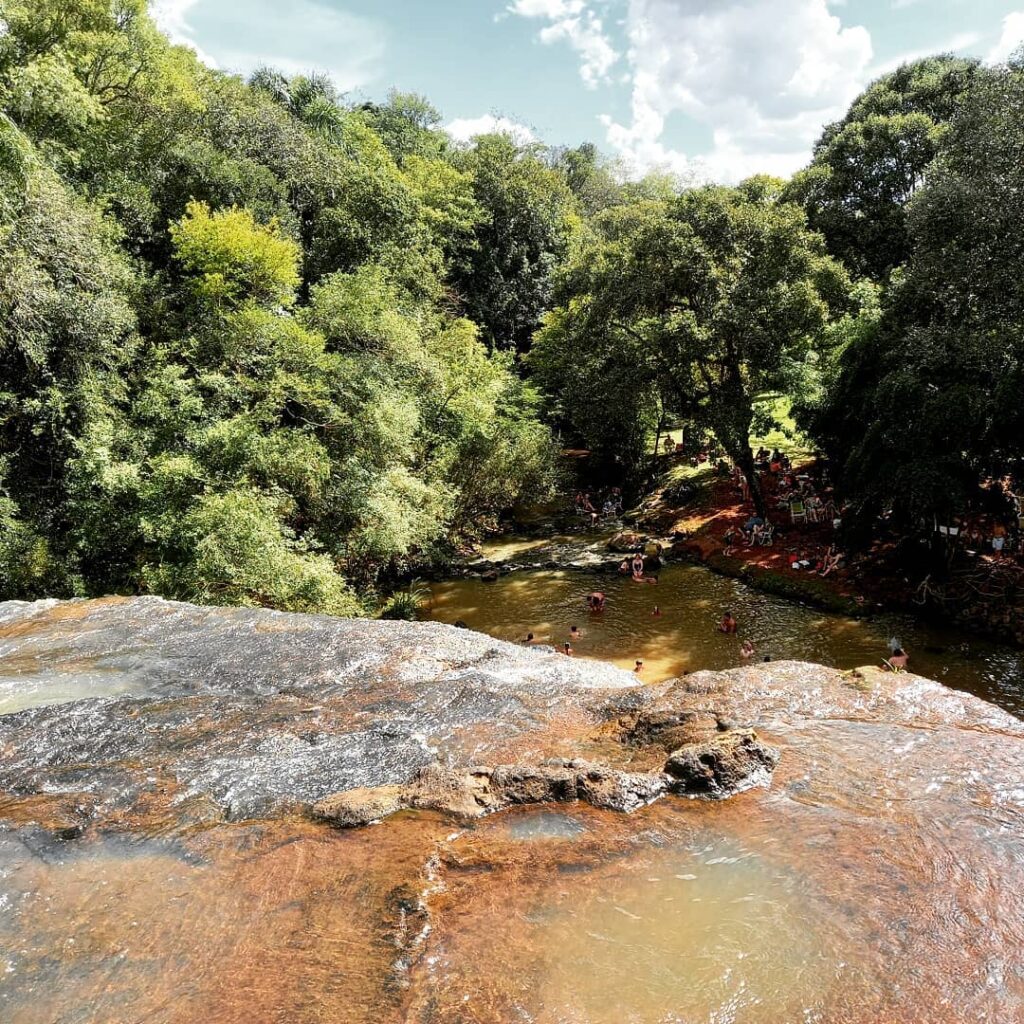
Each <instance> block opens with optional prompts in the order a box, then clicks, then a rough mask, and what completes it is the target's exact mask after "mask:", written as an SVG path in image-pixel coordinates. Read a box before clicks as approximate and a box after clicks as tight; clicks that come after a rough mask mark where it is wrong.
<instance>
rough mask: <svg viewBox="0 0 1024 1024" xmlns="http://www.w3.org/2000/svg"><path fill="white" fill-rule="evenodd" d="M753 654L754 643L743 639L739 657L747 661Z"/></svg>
mask: <svg viewBox="0 0 1024 1024" xmlns="http://www.w3.org/2000/svg"><path fill="white" fill-rule="evenodd" d="M754 654H755V651H754V645H753V643H751V641H749V640H744V641H743V643H742V645H741V646H740V657H741V658H742V659H743V660H744V661H749V660H750V659H751V658H752V657H753V656H754Z"/></svg>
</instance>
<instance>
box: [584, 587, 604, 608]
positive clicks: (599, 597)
mask: <svg viewBox="0 0 1024 1024" xmlns="http://www.w3.org/2000/svg"><path fill="white" fill-rule="evenodd" d="M604 602H605V596H604V592H603V591H601V590H595V591H594V592H593V593H592V594H588V595H587V607H588V608H589V609H590V610H591V611H592V612H603V611H604Z"/></svg>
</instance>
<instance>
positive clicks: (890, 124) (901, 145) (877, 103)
mask: <svg viewBox="0 0 1024 1024" xmlns="http://www.w3.org/2000/svg"><path fill="white" fill-rule="evenodd" d="M978 66H979V62H978V61H977V60H974V59H968V58H960V57H950V56H939V57H926V58H924V59H922V60H918V61H914V62H912V63H910V64H904V65H903V66H901V67H899V68H897V69H896V70H895V71H893V72H891V73H889V74H887V75H884V76H883V77H882V78H880V79H878V80H877V81H876V82H873V83H872V84H871V85H870V86H868V88H867V89H866V90H865V91H864V92H863V93H862V94H861V95H860V96H859V97H858V98H857V99H856V100H855V101H854V103H853V105H852V106H851V107H850V109H849V111H848V112H847V114H846V116H845V117H844V118H843V119H842V120H840V121H837V122H835V123H834V124H831V125H829V126H828V127H827V128H826V129H825V131H824V133H823V134H822V137H821V139H820V140H819V141H818V143H817V145H816V146H815V149H814V157H813V159H812V161H811V165H810V167H808V168H807V170H805V171H803V172H801V173H800V174H798V175H797V176H796V177H795V178H794V180H793V182H792V184H791V185H790V187H789V189H788V192H787V195H788V197H789V198H791V199H794V200H796V201H799V202H801V203H802V204H803V205H804V207H805V209H806V210H807V216H808V220H809V222H810V225H811V227H812V228H814V229H815V230H817V231H820V232H821V233H822V234H823V235H824V236H825V238H826V239H827V240H828V245H829V250H830V252H832V254H833V255H834V256H836V257H838V258H839V259H840V260H842V261H843V263H845V264H846V266H847V267H848V268H849V269H850V270H851V271H852V272H853V273H855V274H858V275H862V276H866V277H870V278H872V279H874V280H876V281H882V280H884V279H885V278H886V277H887V276H888V274H889V273H890V271H892V270H893V268H895V267H898V266H900V265H901V264H902V263H904V262H905V261H906V259H907V257H908V256H909V253H910V240H909V237H908V233H907V224H906V206H907V203H908V202H909V201H910V199H911V198H912V197H913V195H914V193H915V192H916V191H917V190H918V189H919V188H920V187H921V185H922V183H923V182H924V180H925V173H926V171H927V169H928V165H929V164H930V163H931V162H932V160H933V159H934V158H935V156H936V154H937V153H938V152H939V151H940V149H941V146H942V140H943V138H944V136H945V133H946V128H947V126H948V124H949V122H950V120H951V119H952V117H953V115H954V113H955V112H956V109H957V105H958V103H959V101H960V99H961V97H962V96H963V95H964V93H965V91H966V90H967V89H968V88H969V87H970V85H971V82H972V81H973V79H974V77H975V75H976V74H977V72H978Z"/></svg>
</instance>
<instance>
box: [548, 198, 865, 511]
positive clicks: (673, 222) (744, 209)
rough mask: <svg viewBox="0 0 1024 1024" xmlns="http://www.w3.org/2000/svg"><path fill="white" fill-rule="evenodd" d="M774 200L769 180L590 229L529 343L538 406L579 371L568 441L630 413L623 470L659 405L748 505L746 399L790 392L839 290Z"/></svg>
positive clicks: (645, 207)
mask: <svg viewBox="0 0 1024 1024" xmlns="http://www.w3.org/2000/svg"><path fill="white" fill-rule="evenodd" d="M778 192H779V185H778V183H776V182H773V181H772V180H771V179H767V178H762V179H754V180H752V181H750V182H746V183H744V184H743V185H741V186H740V187H739V188H737V189H725V188H702V189H694V190H691V191H688V192H685V193H683V194H682V195H680V196H678V197H677V198H675V199H673V200H672V201H671V202H668V203H659V202H644V203H639V204H635V205H633V206H628V207H623V208H620V209H617V210H613V211H610V212H609V213H608V214H606V215H605V216H604V217H602V218H600V219H599V221H598V226H599V227H600V229H601V233H600V234H599V235H598V236H596V237H595V238H594V240H593V241H592V242H591V243H590V244H587V245H584V246H583V247H582V248H581V249H580V251H579V253H578V254H577V256H576V259H575V261H574V262H573V264H571V265H570V267H569V269H568V271H567V274H566V279H565V282H564V285H563V288H564V291H565V294H566V296H567V297H568V301H567V302H566V303H565V305H564V306H563V307H562V308H561V309H560V310H559V311H557V313H556V314H555V315H554V316H553V317H552V318H551V319H550V320H549V322H548V327H547V329H546V331H545V332H542V335H541V339H540V343H539V344H540V347H541V353H540V356H541V360H542V370H543V374H544V378H545V380H546V382H547V388H548V391H549V393H555V388H556V387H557V383H558V380H559V379H560V378H563V377H565V376H567V375H570V374H574V369H573V368H574V367H577V366H582V367H584V368H585V369H584V370H583V373H582V377H583V386H582V393H579V394H578V395H577V396H576V399H575V401H574V402H573V415H572V417H571V421H572V422H573V423H574V425H575V426H576V428H577V429H579V428H580V426H585V425H586V424H589V425H590V430H591V433H590V436H589V437H587V436H585V440H587V441H588V442H589V441H591V440H592V438H593V437H594V435H595V433H596V434H598V437H599V443H601V440H604V439H601V438H600V434H602V433H603V434H605V435H606V437H607V435H609V434H611V436H615V432H614V430H613V431H610V430H609V428H608V427H606V426H604V425H603V424H602V417H604V416H607V417H610V418H613V419H614V418H615V417H617V416H618V415H621V406H622V405H623V404H624V403H628V404H627V406H626V408H627V411H626V414H625V415H624V416H623V420H622V422H621V423H620V424H617V427H618V434H619V436H620V441H619V445H620V450H619V451H618V452H616V454H617V455H618V457H619V458H620V459H623V460H626V459H632V460H633V461H634V463H635V459H636V452H637V451H638V449H640V440H641V439H642V438H643V436H644V433H645V431H644V420H643V415H644V408H645V405H646V407H647V408H650V406H651V404H652V403H653V402H654V401H655V400H657V401H659V403H660V406H661V408H662V410H667V411H670V412H672V413H675V414H677V415H683V416H686V417H688V418H691V419H694V420H696V421H697V422H698V423H701V424H703V425H706V426H708V427H710V428H711V429H712V430H713V431H714V433H715V435H716V437H717V439H718V441H719V443H720V444H721V445H722V447H723V448H724V449H725V450H726V452H728V454H729V455H730V456H731V457H732V458H733V459H735V460H736V462H737V463H739V464H740V465H741V466H743V467H744V469H745V470H746V471H747V475H748V477H750V478H751V487H752V490H753V492H754V495H755V500H759V492H758V489H757V481H756V477H755V474H754V472H753V458H752V455H751V452H750V435H751V427H752V423H753V419H754V407H755V400H756V397H757V396H758V395H759V394H761V393H763V392H766V391H779V390H782V391H787V390H792V389H795V388H796V387H798V386H799V385H800V384H801V382H802V381H803V379H804V377H805V375H806V367H807V363H808V357H809V355H810V354H811V352H812V351H813V349H814V347H815V346H816V345H817V344H819V343H820V341H821V339H822V336H823V334H824V332H825V329H826V327H827V325H828V323H829V320H830V316H831V314H832V310H833V309H841V308H842V307H843V305H844V304H845V303H846V301H847V293H848V288H849V283H848V281H847V278H846V275H845V273H844V271H843V270H842V268H841V267H840V266H839V265H837V264H836V263H835V262H834V261H833V260H832V259H830V258H829V257H828V256H827V255H826V253H825V248H824V241H823V240H822V239H821V237H820V236H819V235H815V234H813V233H812V232H810V231H809V230H808V229H807V227H806V224H805V220H804V215H803V212H802V211H801V210H800V209H799V207H797V206H795V205H793V204H788V203H782V202H779V201H778V200H777V199H776V196H777V194H778ZM602 377H604V378H605V379H606V380H607V381H608V383H605V384H604V386H602V385H601V383H600V379H601V378H602ZM615 388H618V389H619V390H620V391H622V392H625V394H626V397H625V398H623V397H622V396H621V395H618V396H617V395H616V394H615V393H613V391H612V389H615ZM561 393H562V395H563V396H564V395H565V393H566V392H565V391H564V390H562V391H561ZM588 394H589V395H590V397H589V398H588V397H587V395H588ZM586 405H589V406H590V408H589V409H587V410H586V411H584V412H581V407H583V406H586ZM648 415H649V414H648ZM604 444H605V445H607V440H604ZM627 465H628V463H627Z"/></svg>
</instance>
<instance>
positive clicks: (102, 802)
mask: <svg viewBox="0 0 1024 1024" xmlns="http://www.w3.org/2000/svg"><path fill="white" fill-rule="evenodd" d="M0 694H8V695H12V694H14V695H17V697H18V702H19V703H18V707H19V708H20V709H19V710H17V711H15V712H14V713H11V714H7V715H0V908H2V909H3V911H4V912H3V913H2V914H0V999H2V1000H3V1002H2V1004H0V1005H2V1007H3V1010H2V1013H0V1015H2V1016H3V1019H4V1021H5V1024H39V1022H40V1021H65V1020H68V1021H69V1020H75V1021H76V1022H80V1024H110V1022H113V1021H129V1020H146V1021H152V1022H159V1024H186V1022H189V1024H191V1022H192V1021H194V1020H197V1019H203V1020H208V1021H210V1022H212V1024H236V1022H237V1024H242V1022H246V1024H251V1021H253V1020H288V1021H289V1022H295V1024H307V1022H308V1024H315V1022H318V1021H322V1020H346V1021H351V1022H353V1024H363V1022H366V1024H369V1022H370V1021H373V1022H374V1024H399V1022H401V1024H440V1022H442V1021H443V1022H445V1024H463V1022H465V1024H469V1022H470V1021H472V1022H474V1024H506V1022H507V1021H509V1020H520V1019H521V1020H532V1021H536V1022H537V1024H554V1022H556V1021H565V1020H574V1021H575V1020H581V1021H583V1020H585V1021H587V1022H588V1024H606V1022H609V1024H611V1022H616V1024H618V1022H620V1021H621V1020H623V1019H630V1020H635V1021H637V1022H638V1024H655V1022H660V1021H663V1020H665V1019H671V1017H670V1016H667V1015H668V1014H670V1013H672V1012H676V1011H678V1010H679V1009H680V1006H681V1005H683V1004H681V1003H680V1002H679V1000H680V999H684V996H685V1000H684V1001H685V1009H686V1013H687V1014H688V1015H689V1016H690V1017H692V1018H693V1019H729V1020H734V1021H735V1022H737V1024H765V1022H767V1021H775V1020H789V1019H793V1020H797V1019H801V1020H823V1021H824V1020H828V1021H843V1022H845V1024H877V1021H879V1020H886V1021H887V1022H892V1024H896V1022H907V1024H909V1022H911V1021H915V1022H916V1021H920V1020H928V1021H929V1022H930V1024H960V1022H966V1021H968V1020H971V1021H976V1020H1007V1021H1010V1020H1017V1019H1024V976H1022V975H1021V973H1020V970H1019V963H1018V954H1019V950H1020V948H1022V944H1024V783H1022V780H1024V726H1022V723H1021V722H1020V721H1019V720H1017V719H1015V718H1013V717H1012V716H1010V715H1008V714H1006V713H1004V712H1001V711H999V710H998V709H996V708H994V707H992V706H991V705H988V704H986V703H984V702H983V701H981V700H978V699H976V698H973V697H970V696H967V695H965V694H963V693H959V692H957V691H952V690H948V689H946V688H945V687H942V686H941V685H939V684H937V683H932V682H929V681H928V680H924V679H920V678H918V677H915V676H911V675H898V676H897V675H892V674H883V673H877V672H873V671H861V672H847V673H843V672H838V671H834V670H829V669H823V668H820V667H817V666H811V665H806V664H798V663H795V662H774V663H771V664H767V665H756V666H750V667H747V668H742V669H736V670H732V671H728V672H698V673H694V674H693V675H690V676H686V677H685V678H682V679H677V680H673V681H670V682H667V683H661V684H657V685H653V686H645V687H641V686H637V685H636V680H635V677H633V676H632V675H631V674H629V673H623V672H621V671H618V670H615V669H613V668H610V667H608V666H605V665H602V664H600V663H595V662H587V661H583V660H581V659H569V658H565V657H563V656H561V655H556V654H553V653H549V652H546V651H541V650H537V649H529V648H521V647H517V646H515V645H510V644H505V643H500V642H496V641H493V640H490V639H488V638H487V637H484V636H480V635H477V634H473V633H470V632H469V631H467V630H459V629H452V628H449V627H442V626H434V625H421V624H403V623H376V622H344V621H339V620H333V619H326V618H318V617H306V616H288V615H279V614H276V613H270V612H264V611H248V610H238V609H232V610H227V609H200V608H193V607H190V606H187V605H176V604H173V603H169V602H162V601H156V600H150V599H143V600H130V601H122V600H112V601H105V602H69V603H66V604H53V603H42V604H37V605H0ZM69 696H75V697H77V698H78V699H76V700H68V697H69ZM26 700H28V701H29V703H34V704H35V706H26V704H25V701H26ZM54 700H59V701H63V703H54V702H53V701H54ZM769 782H770V785H768V783H769ZM751 787H753V788H751ZM673 792H675V793H679V794H680V795H682V796H702V797H712V798H714V797H719V796H723V795H729V794H734V793H737V792H740V793H741V795H738V796H736V797H735V799H730V800H725V801H720V800H717V799H697V800H694V799H675V798H673V797H672V796H671V794H672V793H673ZM662 795H664V797H665V798H664V799H658V797H661V796H662ZM499 810H500V811H502V812H503V813H492V812H496V811H499ZM544 816H546V819H545V818H544ZM534 818H536V819H537V820H538V821H543V820H547V822H548V823H547V824H545V825H543V826H539V827H538V828H537V829H531V828H530V827H529V822H530V821H532V820H534ZM512 821H518V822H520V823H523V825H522V828H520V829H519V830H518V831H517V830H516V829H513V828H512V827H511V825H510V824H508V823H509V822H512ZM370 823H379V824H374V825H373V827H356V826H365V825H369V824H370ZM329 825H333V826H338V827H328V826H329ZM523 836H528V837H530V838H528V839H524V838H521V837H523ZM719 880H722V881H719ZM794 893H797V894H798V898H797V896H795V895H794ZM745 901H753V902H745ZM790 903H792V905H790ZM702 907H706V908H707V911H706V913H705V912H704V911H702V910H701V908H702ZM747 908H749V909H747ZM702 914H703V915H704V916H701V915H702ZM729 920H733V921H734V926H735V927H734V931H732V932H728V933H727V934H721V935H720V934H719V932H718V931H716V929H720V928H722V927H724V925H723V924H722V922H723V921H725V922H728V921H729ZM701 922H703V924H702V923H701ZM702 928H703V929H706V930H707V932H706V935H705V932H704V931H702V930H701V929H702ZM581 930H582V931H581ZM589 932H593V934H594V935H597V936H599V938H597V939H593V943H594V945H593V946H592V947H591V946H590V945H588V944H587V943H580V942H579V941H578V939H579V935H580V934H581V933H589ZM683 937H685V941H686V943H687V944H685V945H678V944H679V943H680V942H682V940H683ZM659 943H660V945H659ZM567 951H568V952H567ZM570 954H571V955H570ZM737 954H742V957H741V958H740V959H737ZM762 961H763V964H762ZM759 964H761V965H762V966H758V965H759ZM620 965H621V969H620ZM705 969H706V970H707V971H710V972H711V973H709V974H702V973H700V971H702V970H705ZM678 971H683V972H685V971H694V972H696V973H692V974H686V973H683V974H679V975H678V976H677V974H676V973H675V972H678ZM736 972H738V973H736ZM894 977H898V978H899V982H900V983H899V985H894V984H893V983H892V979H893V978H894ZM730 978H734V979H739V980H734V981H730V980H729V979H730ZM666 979H668V982H666ZM741 982H742V984H741ZM701 1000H703V1002H701Z"/></svg>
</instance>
